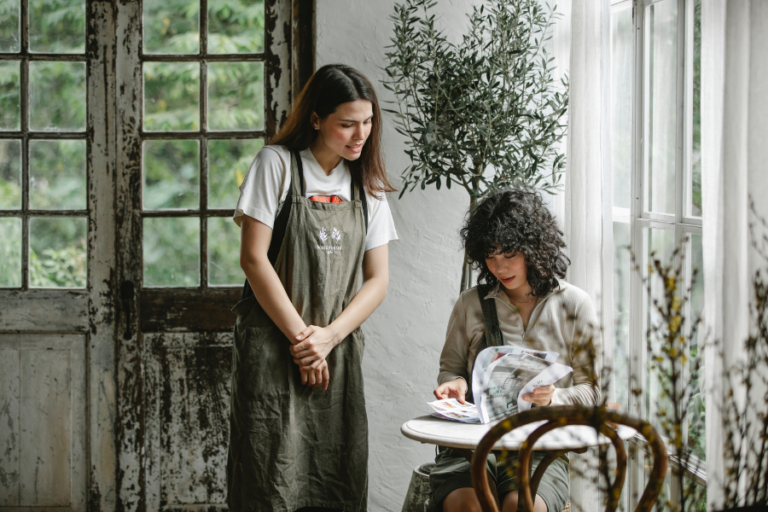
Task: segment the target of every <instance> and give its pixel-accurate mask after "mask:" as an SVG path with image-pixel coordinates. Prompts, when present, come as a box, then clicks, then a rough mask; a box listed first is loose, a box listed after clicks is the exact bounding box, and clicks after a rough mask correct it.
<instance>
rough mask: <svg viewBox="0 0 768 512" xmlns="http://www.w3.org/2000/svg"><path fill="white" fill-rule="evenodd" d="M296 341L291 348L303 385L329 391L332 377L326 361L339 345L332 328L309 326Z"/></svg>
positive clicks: (297, 336) (298, 335)
mask: <svg viewBox="0 0 768 512" xmlns="http://www.w3.org/2000/svg"><path fill="white" fill-rule="evenodd" d="M295 339H296V341H295V342H294V343H293V344H292V345H291V346H290V347H289V350H290V351H291V355H292V356H293V362H294V363H296V364H297V365H299V371H300V372H301V383H302V384H306V385H308V386H312V389H317V388H319V387H322V388H323V391H325V390H326V389H328V384H329V383H330V381H331V375H330V373H329V372H328V362H327V361H326V360H325V358H326V357H328V354H330V353H331V350H333V348H334V347H335V346H336V345H338V344H339V341H340V340H338V339H337V336H336V335H335V333H334V331H333V329H331V328H330V327H317V326H316V325H310V326H307V327H306V328H305V329H304V330H303V331H301V332H300V333H299V334H297V335H296V338H295Z"/></svg>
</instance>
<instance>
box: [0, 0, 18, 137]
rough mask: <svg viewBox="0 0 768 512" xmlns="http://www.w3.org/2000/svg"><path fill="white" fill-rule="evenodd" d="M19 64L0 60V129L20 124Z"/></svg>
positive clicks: (13, 127)
mask: <svg viewBox="0 0 768 512" xmlns="http://www.w3.org/2000/svg"><path fill="white" fill-rule="evenodd" d="M0 1H2V0H0ZM19 66H20V63H19V61H8V62H0V130H18V129H19V127H20V126H21V105H20V103H19V99H20V96H19V91H20V90H21V89H20V86H19V84H20V83H21V82H20V77H21V74H20V69H21V68H20V67H19Z"/></svg>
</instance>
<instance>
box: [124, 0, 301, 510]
mask: <svg viewBox="0 0 768 512" xmlns="http://www.w3.org/2000/svg"><path fill="white" fill-rule="evenodd" d="M300 7H301V5H300V4H299V3H297V2H291V1H289V0H288V1H287V0H256V1H249V2H232V1H229V2H224V1H219V2H217V1H214V0H207V1H206V0H144V1H143V5H142V2H138V1H123V2H121V3H120V4H119V5H118V17H117V20H118V26H117V38H118V44H117V67H116V72H117V90H118V103H117V118H118V119H119V123H118V130H117V141H118V163H117V169H118V175H117V201H118V204H117V210H118V211H119V212H122V215H119V216H118V220H117V233H118V236H117V240H118V246H119V249H118V251H117V261H118V263H117V267H118V281H119V285H118V288H119V294H118V295H119V296H118V303H119V306H118V311H119V315H118V325H117V331H118V357H117V360H118V365H119V366H118V417H119V418H120V421H119V425H118V450H119V471H118V493H119V498H120V500H121V503H123V506H124V509H125V510H143V509H145V508H146V509H147V510H190V511H191V510H200V509H201V508H203V509H206V510H211V509H219V508H222V507H224V503H225V500H226V487H225V468H226V458H227V445H228V440H229V423H228V415H229V389H230V388H229V375H230V367H231V344H232V335H231V329H232V324H233V322H234V316H233V314H232V313H231V311H230V310H231V308H232V307H233V306H234V304H235V303H236V302H237V301H238V300H239V296H240V293H241V290H242V284H243V280H244V276H243V274H242V271H241V270H240V268H239V229H238V228H237V226H236V225H235V224H234V222H233V221H232V219H231V218H232V214H233V209H234V207H235V204H236V201H237V198H238V195H239V190H238V185H239V184H240V182H241V181H242V179H243V177H244V175H245V173H246V172H247V171H248V168H249V165H250V163H251V161H252V160H253V157H254V156H255V154H256V152H257V151H258V150H259V149H260V148H261V146H262V145H263V143H264V140H265V139H266V138H268V137H269V136H270V135H272V134H274V133H275V131H276V129H277V128H278V126H279V125H280V123H281V122H282V121H283V120H284V119H285V116H286V115H287V112H288V111H289V110H290V101H291V95H292V92H293V91H292V86H293V82H292V76H294V75H296V74H297V72H296V66H294V65H292V62H295V61H296V60H297V57H296V53H297V52H298V51H299V49H298V45H297V38H296V31H297V30H298V23H299V19H298V13H299V10H300V9H299V8H300Z"/></svg>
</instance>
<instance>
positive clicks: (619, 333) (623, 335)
mask: <svg viewBox="0 0 768 512" xmlns="http://www.w3.org/2000/svg"><path fill="white" fill-rule="evenodd" d="M629 240H630V233H629V223H624V222H614V223H613V274H614V275H613V301H614V306H613V319H614V340H615V347H614V355H613V378H614V384H615V389H616V401H617V402H618V403H619V404H620V405H621V409H622V410H624V411H628V410H629V401H628V396H629V390H630V382H629V278H630V273H631V272H632V267H631V265H630V258H629Z"/></svg>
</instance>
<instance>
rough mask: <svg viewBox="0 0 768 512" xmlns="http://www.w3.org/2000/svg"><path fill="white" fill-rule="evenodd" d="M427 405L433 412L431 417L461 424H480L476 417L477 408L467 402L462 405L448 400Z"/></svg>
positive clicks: (456, 401)
mask: <svg viewBox="0 0 768 512" xmlns="http://www.w3.org/2000/svg"><path fill="white" fill-rule="evenodd" d="M427 403H428V404H429V406H430V407H432V410H433V411H434V412H433V413H432V415H433V416H437V417H439V418H447V419H449V420H455V421H461V422H463V423H480V417H479V416H478V415H477V407H475V406H474V404H471V403H469V402H467V403H466V404H462V403H461V402H459V401H458V400H456V399H455V398H448V399H445V400H435V401H434V402H427Z"/></svg>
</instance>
